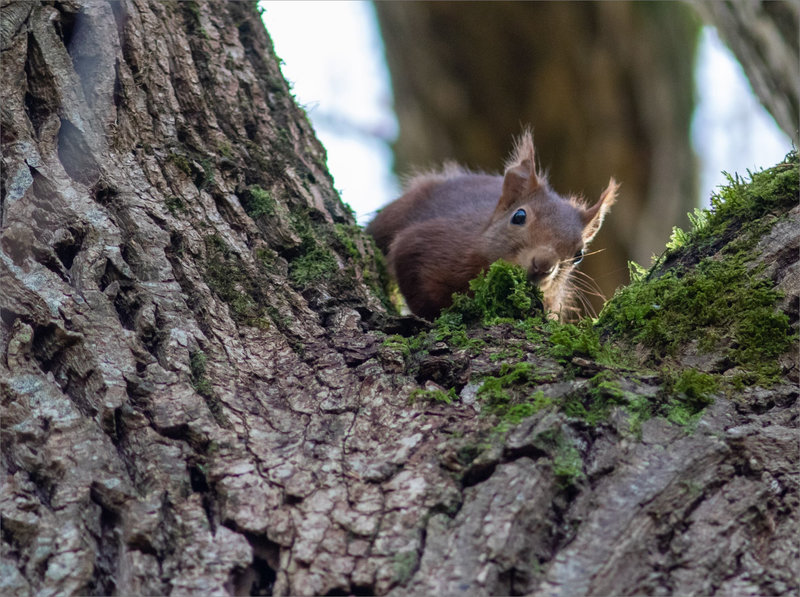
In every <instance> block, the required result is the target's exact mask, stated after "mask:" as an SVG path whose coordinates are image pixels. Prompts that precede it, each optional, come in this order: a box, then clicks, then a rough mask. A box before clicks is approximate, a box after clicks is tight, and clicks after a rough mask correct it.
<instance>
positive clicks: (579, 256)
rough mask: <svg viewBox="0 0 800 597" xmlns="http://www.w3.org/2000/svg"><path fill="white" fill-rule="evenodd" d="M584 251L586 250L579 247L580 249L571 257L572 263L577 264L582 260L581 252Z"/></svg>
mask: <svg viewBox="0 0 800 597" xmlns="http://www.w3.org/2000/svg"><path fill="white" fill-rule="evenodd" d="M585 252H586V251H584V250H583V249H581V250H580V251H578V252H577V253H575V257H573V258H572V263H573V264H574V265H578V264H579V263H580V262H581V261H583V254H584V253H585Z"/></svg>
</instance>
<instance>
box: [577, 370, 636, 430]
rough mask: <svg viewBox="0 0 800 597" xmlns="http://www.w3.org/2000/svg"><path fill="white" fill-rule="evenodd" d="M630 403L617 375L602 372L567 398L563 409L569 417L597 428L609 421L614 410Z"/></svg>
mask: <svg viewBox="0 0 800 597" xmlns="http://www.w3.org/2000/svg"><path fill="white" fill-rule="evenodd" d="M628 402H629V401H628V397H627V395H626V393H625V392H624V391H623V390H622V387H621V386H620V382H619V380H618V379H617V376H616V374H615V373H613V372H611V371H601V372H600V373H598V374H597V375H595V376H594V377H593V378H591V379H590V380H589V383H588V384H587V385H586V387H584V388H582V389H581V390H580V391H579V392H578V393H576V394H573V395H571V396H569V397H567V398H566V399H565V400H564V402H563V404H562V405H561V407H562V409H563V411H564V413H565V414H566V415H567V416H570V417H574V418H577V419H582V420H584V421H586V422H587V423H589V425H592V426H595V425H598V424H600V423H602V422H603V421H606V420H607V419H608V416H609V414H610V413H611V410H612V408H614V407H615V406H621V407H626V406H627V405H628Z"/></svg>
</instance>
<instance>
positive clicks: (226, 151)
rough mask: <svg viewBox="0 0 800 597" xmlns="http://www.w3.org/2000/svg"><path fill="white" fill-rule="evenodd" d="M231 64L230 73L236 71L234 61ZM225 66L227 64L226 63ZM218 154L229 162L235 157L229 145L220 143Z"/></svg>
mask: <svg viewBox="0 0 800 597" xmlns="http://www.w3.org/2000/svg"><path fill="white" fill-rule="evenodd" d="M231 62H232V63H233V65H234V68H230V67H228V70H230V71H234V70H236V68H235V62H234V61H232V60H231ZM226 66H227V62H226ZM219 153H220V155H221V156H222V157H224V158H228V159H229V160H232V159H233V158H234V157H235V155H234V153H233V148H232V147H231V146H230V143H222V144H221V145H220V146H219Z"/></svg>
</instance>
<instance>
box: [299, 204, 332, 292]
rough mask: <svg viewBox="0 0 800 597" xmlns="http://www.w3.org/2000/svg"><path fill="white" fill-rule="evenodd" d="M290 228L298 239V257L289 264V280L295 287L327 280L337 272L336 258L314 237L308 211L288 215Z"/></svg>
mask: <svg viewBox="0 0 800 597" xmlns="http://www.w3.org/2000/svg"><path fill="white" fill-rule="evenodd" d="M290 220H291V222H292V228H293V229H294V231H295V232H296V233H297V235H298V236H299V237H300V240H301V244H300V247H299V255H298V256H297V257H295V258H294V259H292V260H291V261H290V263H289V279H290V280H291V281H292V282H293V283H294V284H295V285H297V286H301V287H304V286H308V285H309V284H310V283H312V282H316V281H318V280H322V279H329V278H331V277H332V276H333V275H334V274H336V273H337V272H338V271H339V267H338V263H337V261H336V257H335V256H334V254H333V253H332V252H331V250H330V249H328V248H327V247H326V246H323V245H322V244H321V243H320V242H319V241H318V240H317V239H316V237H315V234H314V227H313V225H312V222H311V216H310V213H309V211H308V210H298V211H294V212H292V214H291V215H290Z"/></svg>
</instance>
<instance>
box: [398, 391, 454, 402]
mask: <svg viewBox="0 0 800 597" xmlns="http://www.w3.org/2000/svg"><path fill="white" fill-rule="evenodd" d="M456 400H458V395H457V394H456V389H455V388H450V389H449V390H447V391H446V392H445V391H443V390H423V389H421V388H420V389H416V390H414V391H413V392H411V395H410V396H409V397H408V403H409V404H415V403H416V402H418V401H427V402H442V403H444V404H452V403H453V402H455V401H456Z"/></svg>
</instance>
